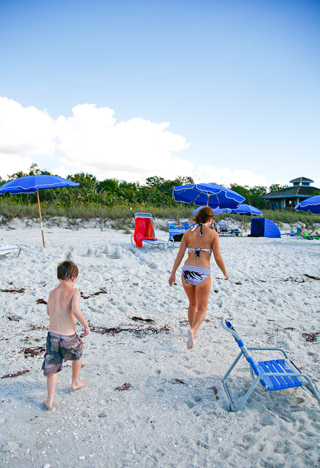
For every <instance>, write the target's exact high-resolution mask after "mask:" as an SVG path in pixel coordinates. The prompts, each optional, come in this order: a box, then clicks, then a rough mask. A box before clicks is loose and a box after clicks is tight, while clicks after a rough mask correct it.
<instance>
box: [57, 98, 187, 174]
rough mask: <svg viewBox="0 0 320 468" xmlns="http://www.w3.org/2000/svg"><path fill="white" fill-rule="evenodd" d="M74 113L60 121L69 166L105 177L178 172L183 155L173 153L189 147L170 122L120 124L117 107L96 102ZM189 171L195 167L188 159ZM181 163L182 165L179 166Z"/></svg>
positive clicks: (136, 120)
mask: <svg viewBox="0 0 320 468" xmlns="http://www.w3.org/2000/svg"><path fill="white" fill-rule="evenodd" d="M72 111H73V116H72V117H69V118H65V117H59V119H58V121H57V126H56V130H57V136H58V139H59V144H58V147H59V149H60V151H61V152H62V153H64V154H65V157H63V158H62V162H63V164H65V165H70V166H74V167H77V168H78V170H80V169H81V170H83V171H87V172H91V173H95V175H98V174H97V171H98V173H99V175H102V177H103V178H106V177H108V174H109V177H115V174H121V175H123V178H125V179H126V180H129V179H134V180H137V179H141V178H145V177H148V175H150V174H152V175H154V174H155V173H158V172H160V173H163V174H164V173H166V174H172V173H175V175H176V174H177V172H176V171H177V170H179V169H180V163H181V159H180V158H174V157H173V156H172V153H174V152H177V151H180V150H183V149H186V148H187V147H188V145H187V143H186V139H185V138H184V137H182V136H179V135H174V134H172V133H170V132H169V131H167V129H168V127H169V123H167V122H165V123H161V124H156V123H152V122H150V121H147V120H143V119H140V118H134V119H131V120H129V121H127V122H120V123H116V121H115V119H114V118H113V114H114V112H113V110H111V109H108V108H102V109H101V108H100V109H99V108H96V107H95V106H94V105H92V104H90V105H89V104H85V105H81V106H80V105H79V106H76V107H74V108H73V109H72ZM184 165H187V167H186V168H185V170H188V168H191V169H192V168H193V164H192V163H190V162H188V161H186V162H184ZM177 166H179V167H177Z"/></svg>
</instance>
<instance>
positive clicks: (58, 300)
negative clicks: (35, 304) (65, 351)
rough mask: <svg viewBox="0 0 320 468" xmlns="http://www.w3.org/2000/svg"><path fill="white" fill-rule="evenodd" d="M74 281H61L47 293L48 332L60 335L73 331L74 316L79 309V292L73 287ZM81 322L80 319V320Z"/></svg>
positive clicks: (74, 328) (77, 314)
mask: <svg viewBox="0 0 320 468" xmlns="http://www.w3.org/2000/svg"><path fill="white" fill-rule="evenodd" d="M74 283H75V281H74V282H73V281H70V280H69V281H62V280H60V285H59V286H57V287H56V288H55V289H53V290H52V291H51V292H50V294H49V299H48V304H47V313H48V315H49V317H50V322H49V332H52V333H58V334H61V335H72V334H73V333H75V330H76V327H75V317H77V318H78V316H79V314H81V315H82V313H81V311H80V292H79V290H78V289H76V288H74V287H73V286H74ZM80 322H81V320H80Z"/></svg>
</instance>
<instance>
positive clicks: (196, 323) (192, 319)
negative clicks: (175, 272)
mask: <svg viewBox="0 0 320 468" xmlns="http://www.w3.org/2000/svg"><path fill="white" fill-rule="evenodd" d="M182 284H183V287H184V290H185V292H186V294H187V296H188V299H189V307H188V318H189V323H190V328H191V337H190V338H189V339H188V344H187V346H188V348H192V346H193V339H194V338H195V337H196V336H197V333H198V329H199V327H200V325H201V323H202V322H203V320H204V318H205V316H206V312H207V307H208V301H209V294H210V289H211V276H209V277H208V278H207V279H206V280H204V282H203V283H202V284H200V285H199V286H193V285H192V284H188V283H186V282H185V281H184V280H183V279H182ZM189 336H190V335H189Z"/></svg>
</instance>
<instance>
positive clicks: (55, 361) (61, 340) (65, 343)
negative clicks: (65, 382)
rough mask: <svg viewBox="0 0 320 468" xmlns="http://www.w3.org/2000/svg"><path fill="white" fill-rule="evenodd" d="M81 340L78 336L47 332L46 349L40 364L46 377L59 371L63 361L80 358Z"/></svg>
mask: <svg viewBox="0 0 320 468" xmlns="http://www.w3.org/2000/svg"><path fill="white" fill-rule="evenodd" d="M82 352H83V342H82V340H81V339H80V338H79V336H78V335H77V334H76V333H75V334H74V335H58V334H57V333H51V332H48V336H47V350H46V354H45V356H44V361H43V364H42V370H43V373H44V375H45V376H46V377H49V376H50V375H53V374H56V373H57V372H60V371H61V369H62V363H63V361H76V360H78V359H80V358H81V356H82Z"/></svg>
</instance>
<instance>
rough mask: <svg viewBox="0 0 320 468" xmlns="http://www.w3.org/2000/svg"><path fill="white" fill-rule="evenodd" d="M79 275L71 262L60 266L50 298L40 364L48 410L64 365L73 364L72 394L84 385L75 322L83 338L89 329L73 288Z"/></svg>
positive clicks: (76, 291) (80, 341)
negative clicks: (81, 331)
mask: <svg viewBox="0 0 320 468" xmlns="http://www.w3.org/2000/svg"><path fill="white" fill-rule="evenodd" d="M78 274H79V270H78V267H77V265H75V264H74V263H73V262H72V261H71V260H66V261H64V262H62V263H60V265H58V269H57V276H58V279H59V280H60V284H59V286H57V287H56V288H55V289H53V290H52V291H51V292H50V294H49V299H48V305H47V313H48V315H49V317H50V321H49V330H48V336H47V350H46V354H45V357H44V361H43V364H42V369H43V371H44V375H45V376H46V377H47V389H48V397H47V399H46V400H44V402H43V403H44V405H45V406H46V407H47V408H48V409H51V408H52V406H53V402H54V392H55V389H56V385H57V372H60V371H61V369H62V363H63V361H67V360H71V361H72V384H71V390H78V389H79V388H81V387H83V386H84V385H85V383H84V380H79V374H80V368H81V356H82V350H83V343H82V340H81V339H80V338H79V336H78V335H77V334H76V325H75V319H77V320H78V321H79V322H80V323H81V325H83V327H84V332H83V334H82V335H81V336H82V337H83V336H86V335H88V334H89V333H90V328H89V325H88V324H87V321H86V319H85V318H84V315H83V314H82V312H81V310H80V292H79V291H78V289H76V288H74V285H75V282H76V280H77V277H78Z"/></svg>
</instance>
